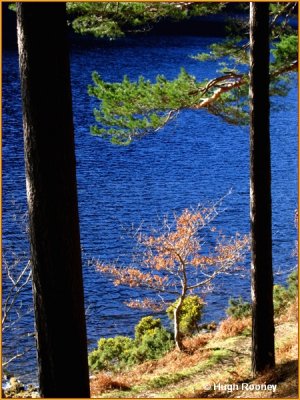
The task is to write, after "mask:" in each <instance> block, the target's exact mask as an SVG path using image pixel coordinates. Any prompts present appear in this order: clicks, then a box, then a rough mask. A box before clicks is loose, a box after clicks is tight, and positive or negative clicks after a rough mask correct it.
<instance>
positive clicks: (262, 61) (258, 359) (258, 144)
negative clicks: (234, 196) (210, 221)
mask: <svg viewBox="0 0 300 400" xmlns="http://www.w3.org/2000/svg"><path fill="white" fill-rule="evenodd" d="M269 114H270V104H269V5H268V3H265V2H262V3H258V2H252V3H250V119H251V120H250V207H251V210H250V216H251V239H252V262H251V275H252V288H251V289H252V304H253V312H252V318H253V320H252V369H253V373H254V374H258V373H259V372H262V371H263V370H265V369H267V368H270V367H273V366H274V365H275V356H274V318H273V273H272V222H271V161H270V126H269V125H270V123H269V119H270V118H269V117H270V116H269Z"/></svg>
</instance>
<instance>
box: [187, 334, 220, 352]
mask: <svg viewBox="0 0 300 400" xmlns="http://www.w3.org/2000/svg"><path fill="white" fill-rule="evenodd" d="M213 337H214V334H213V333H202V334H199V335H197V336H193V337H189V338H186V339H184V340H183V345H184V347H185V348H186V350H187V351H188V352H189V353H191V354H193V353H194V352H195V351H198V350H199V349H200V348H203V347H204V346H205V345H206V344H207V343H208V342H209V341H210V340H211V339H212V338H213Z"/></svg>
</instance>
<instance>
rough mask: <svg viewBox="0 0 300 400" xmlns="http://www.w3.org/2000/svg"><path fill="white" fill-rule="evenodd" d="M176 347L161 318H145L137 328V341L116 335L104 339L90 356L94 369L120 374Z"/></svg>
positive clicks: (90, 363)
mask: <svg viewBox="0 0 300 400" xmlns="http://www.w3.org/2000/svg"><path fill="white" fill-rule="evenodd" d="M173 347H174V341H173V339H172V335H171V333H170V332H168V331H167V330H166V329H165V328H164V327H163V326H162V324H161V321H160V319H154V318H153V317H145V318H142V319H141V321H140V322H139V323H138V324H137V325H136V327H135V339H131V338H129V337H127V336H116V337H114V338H109V339H104V338H103V339H100V340H99V342H98V348H97V349H96V350H94V351H92V352H91V353H90V354H89V365H90V368H91V369H92V370H98V371H100V370H112V371H118V370H122V369H125V368H127V367H131V366H133V365H135V364H139V363H142V362H144V361H146V360H153V359H158V358H160V357H162V356H163V355H164V354H165V353H167V352H168V351H170V350H171V349H172V348H173Z"/></svg>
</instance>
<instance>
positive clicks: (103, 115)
mask: <svg viewBox="0 0 300 400" xmlns="http://www.w3.org/2000/svg"><path fill="white" fill-rule="evenodd" d="M91 4H93V3H91ZM120 4H121V3H120ZM122 4H125V3H122ZM140 4H142V3H140ZM145 4H146V3H145ZM149 4H150V3H149ZM163 4H164V3H161V5H163ZM132 6H133V5H132ZM198 6H199V7H200V8H199V9H197V7H198ZM207 6H208V4H206V5H203V4H202V5H201V6H200V4H198V5H197V7H196V6H195V7H196V8H195V9H193V11H192V9H189V11H188V12H187V14H186V15H192V14H193V15H197V13H198V14H200V15H202V14H203V13H209V12H210V11H209V10H208V9H207ZM212 6H213V4H212V3H209V7H212ZM72 7H73V6H72ZM74 7H76V6H75V5H74ZM91 7H92V6H91ZM136 7H138V6H136ZM139 7H143V6H141V5H140V6H139ZM145 7H146V6H145ZM162 7H163V6H162ZM166 7H167V6H166ZM168 7H169V10H167V8H164V11H162V10H160V12H166V14H165V15H164V17H165V16H167V14H168V12H170V13H171V14H172V12H171V9H172V10H173V8H174V7H175V8H176V6H174V4H173V3H169V6H168ZM201 7H202V8H201ZM223 7H226V6H225V5H223ZM188 8H189V7H188ZM178 9H179V8H178ZM221 9H222V10H223V8H222V7H221V8H220V9H219V10H218V9H217V8H216V9H212V10H211V12H217V11H220V10H221ZM147 10H148V9H147ZM183 10H184V7H183V8H182V9H181V11H180V13H183ZM140 11H141V10H139V11H138V12H140ZM148 11H149V10H148ZM148 11H147V12H148ZM147 12H146V14H147ZM294 12H295V3H286V4H283V5H282V4H280V3H276V4H274V5H272V7H271V14H270V41H271V45H272V58H271V62H270V74H271V75H270V77H271V84H270V95H271V96H275V95H276V96H285V95H286V94H287V92H288V90H289V88H290V72H291V71H293V70H295V69H296V64H297V58H298V57H297V54H298V41H297V35H296V33H295V31H294V30H293V29H292V28H291V26H290V24H289V19H290V18H291V17H292V16H293V14H294ZM171 14H170V15H171ZM245 15H246V14H241V15H238V16H237V17H236V18H234V19H231V20H230V22H229V25H228V35H227V37H226V39H225V40H221V41H220V42H218V43H214V44H213V45H211V46H210V47H209V49H208V50H209V51H208V52H207V53H203V54H198V55H196V56H194V58H195V59H197V60H199V61H202V62H203V61H207V60H215V61H217V62H218V65H219V69H218V71H216V78H220V77H224V78H226V79H225V80H222V81H216V82H215V83H214V84H212V85H209V87H207V86H206V85H208V84H209V83H210V84H211V82H208V81H201V82H200V81H197V79H196V78H195V77H193V76H191V75H190V74H189V73H188V72H186V71H185V70H184V69H181V72H180V73H179V75H178V77H177V78H176V79H174V80H167V79H166V78H165V77H164V76H162V75H158V76H157V78H156V81H155V82H150V81H149V80H146V79H145V78H143V77H140V78H139V79H138V80H137V81H136V82H131V81H129V79H128V78H127V77H126V76H125V77H124V79H123V81H122V82H105V81H103V80H102V79H101V77H99V75H98V74H97V73H96V72H94V73H93V81H94V85H91V86H90V87H89V94H90V95H91V96H95V97H96V98H98V99H99V108H98V109H96V110H94V114H95V119H96V122H97V124H96V125H94V126H92V127H91V131H92V133H93V134H95V135H100V136H101V137H103V138H108V139H110V140H111V141H112V143H115V144H122V145H127V144H129V143H131V142H132V141H133V140H134V139H136V138H140V137H142V136H144V135H147V134H150V133H153V132H156V131H158V130H159V129H160V128H161V127H163V126H164V125H165V124H166V123H167V122H169V121H170V120H171V119H172V118H174V117H176V115H177V114H178V112H179V111H180V110H183V109H198V108H200V104H201V103H202V102H203V100H205V99H209V98H214V95H215V94H216V91H217V90H219V89H221V94H220V95H218V96H217V97H216V99H215V100H213V101H212V102H210V103H209V104H208V105H206V106H205V107H206V109H207V111H208V112H210V113H212V114H214V115H217V116H219V117H221V118H222V119H223V120H224V121H226V122H227V123H230V124H239V125H241V124H244V125H245V124H248V122H249V106H248V103H249V100H248V92H249V76H248V72H249V37H248V36H249V32H248V31H249V27H248V21H247V18H245ZM114 21H115V19H114ZM279 21H280V23H279ZM240 77H242V84H240V85H233V87H232V88H231V89H230V90H222V88H224V87H225V86H227V87H230V85H231V84H232V83H233V82H236V81H237V79H240ZM202 106H203V105H201V107H202Z"/></svg>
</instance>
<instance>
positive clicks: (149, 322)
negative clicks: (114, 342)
mask: <svg viewBox="0 0 300 400" xmlns="http://www.w3.org/2000/svg"><path fill="white" fill-rule="evenodd" d="M161 328H162V324H161V321H160V319H159V318H153V317H152V316H149V317H144V318H142V319H141V320H140V322H139V323H138V324H137V325H136V326H135V328H134V332H135V339H136V340H137V341H139V340H141V339H142V337H143V336H144V335H145V334H148V333H151V331H153V330H155V329H161Z"/></svg>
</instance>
